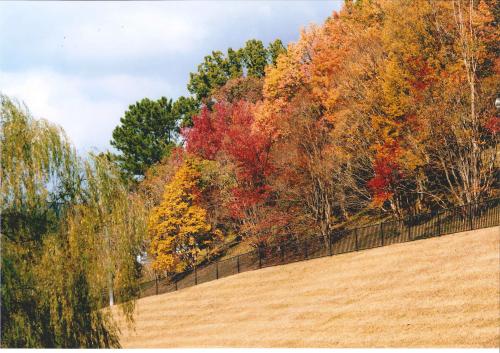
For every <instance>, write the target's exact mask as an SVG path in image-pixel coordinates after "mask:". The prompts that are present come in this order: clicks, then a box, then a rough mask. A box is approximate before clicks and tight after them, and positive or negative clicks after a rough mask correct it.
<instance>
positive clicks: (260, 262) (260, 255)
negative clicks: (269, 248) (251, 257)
mask: <svg viewBox="0 0 500 353" xmlns="http://www.w3.org/2000/svg"><path fill="white" fill-rule="evenodd" d="M259 268H262V247H261V246H260V245H259Z"/></svg>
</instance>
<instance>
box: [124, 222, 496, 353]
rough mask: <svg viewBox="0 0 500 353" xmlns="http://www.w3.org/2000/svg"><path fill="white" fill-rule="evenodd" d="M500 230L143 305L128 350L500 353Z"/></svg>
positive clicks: (225, 282) (294, 267)
mask: <svg viewBox="0 0 500 353" xmlns="http://www.w3.org/2000/svg"><path fill="white" fill-rule="evenodd" d="M499 244H500V227H495V228H488V229H482V230H477V231H473V232H464V233H458V234H454V235H447V236H443V237H440V238H432V239H427V240H420V241H415V242H411V243H403V244H395V245H391V246H387V247H382V248H376V249H372V250H367V251H362V252H357V253H350V254H344V255H339V256H334V257H326V258H321V259H316V260H311V261H305V262H298V263H293V264H289V265H285V266H277V267H271V268H266V269H263V270H257V271H251V272H246V273H242V274H239V275H236V276H231V277H227V278H224V279H221V280H218V281H213V282H208V283H204V284H201V285H199V286H196V287H191V288H187V289H184V290H182V291H179V292H174V293H167V294H163V295H159V296H153V297H148V298H143V299H141V300H139V301H138V303H137V309H136V319H135V320H136V321H135V329H130V328H127V327H126V326H125V325H123V326H122V327H123V329H122V335H121V344H122V346H123V347H166V348H167V347H498V346H499V342H500V332H499V331H500V299H499V298H500V272H499V271H500V269H499V267H500V249H499Z"/></svg>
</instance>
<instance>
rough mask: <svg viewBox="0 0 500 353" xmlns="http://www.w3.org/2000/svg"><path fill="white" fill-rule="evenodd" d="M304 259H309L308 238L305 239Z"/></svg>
mask: <svg viewBox="0 0 500 353" xmlns="http://www.w3.org/2000/svg"><path fill="white" fill-rule="evenodd" d="M304 259H307V238H305V239H304Z"/></svg>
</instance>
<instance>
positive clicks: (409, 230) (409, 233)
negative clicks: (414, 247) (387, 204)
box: [408, 215, 413, 240]
mask: <svg viewBox="0 0 500 353" xmlns="http://www.w3.org/2000/svg"><path fill="white" fill-rule="evenodd" d="M408 239H409V240H413V239H412V238H411V215H409V216H408Z"/></svg>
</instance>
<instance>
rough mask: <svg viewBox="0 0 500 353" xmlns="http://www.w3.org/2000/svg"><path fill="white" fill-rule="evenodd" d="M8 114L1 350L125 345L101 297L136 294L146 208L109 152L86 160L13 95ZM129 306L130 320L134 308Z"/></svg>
mask: <svg viewBox="0 0 500 353" xmlns="http://www.w3.org/2000/svg"><path fill="white" fill-rule="evenodd" d="M0 113H1V125H0V126H1V149H2V154H1V156H2V157H1V167H2V168H1V175H0V176H1V179H2V181H3V182H2V185H1V188H2V194H1V197H2V203H1V209H0V211H1V213H2V219H1V221H2V224H1V229H2V234H1V236H2V267H1V277H2V278H1V283H2V286H1V288H0V290H1V300H2V311H1V343H2V346H4V347H118V346H119V342H118V338H117V329H116V326H115V325H114V323H113V321H112V317H111V315H110V312H109V310H101V309H102V305H103V300H102V294H103V290H106V289H107V288H109V287H110V286H111V288H112V289H114V290H115V291H116V292H118V293H119V294H120V295H121V296H122V297H123V298H124V299H131V298H133V294H135V292H134V291H135V290H136V288H137V285H136V277H137V275H136V273H135V268H136V255H137V254H138V253H139V244H140V242H141V235H142V234H143V233H144V227H143V224H144V222H143V218H141V215H142V213H141V212H142V206H141V204H140V203H138V202H136V201H134V200H133V199H131V197H130V196H129V194H128V191H127V190H128V189H127V187H126V185H125V184H124V183H123V182H122V179H121V176H120V173H119V171H118V170H117V168H116V166H114V165H113V163H112V162H111V161H110V160H109V159H108V158H107V157H106V156H105V155H102V156H92V155H91V156H90V158H89V160H88V161H85V162H82V161H81V160H80V159H79V158H78V156H77V155H76V153H75V150H74V148H73V147H72V146H71V144H70V143H69V141H68V140H67V139H66V137H65V135H64V133H63V131H62V130H61V129H60V128H58V127H56V126H54V125H51V124H49V123H48V122H46V121H43V120H35V119H33V118H32V117H31V116H30V115H29V113H28V112H27V110H25V109H23V108H22V107H21V106H19V105H18V104H16V103H14V102H12V101H11V100H9V99H8V98H7V97H3V96H2V97H1V110H0ZM104 234H107V235H108V236H107V237H105V236H104ZM111 249H113V251H111ZM108 274H111V276H108ZM109 278H111V279H112V282H111V283H110V282H109ZM123 309H124V312H125V313H126V314H127V317H128V318H130V313H131V310H132V309H133V301H132V302H130V303H128V304H127V305H124V306H123Z"/></svg>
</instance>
